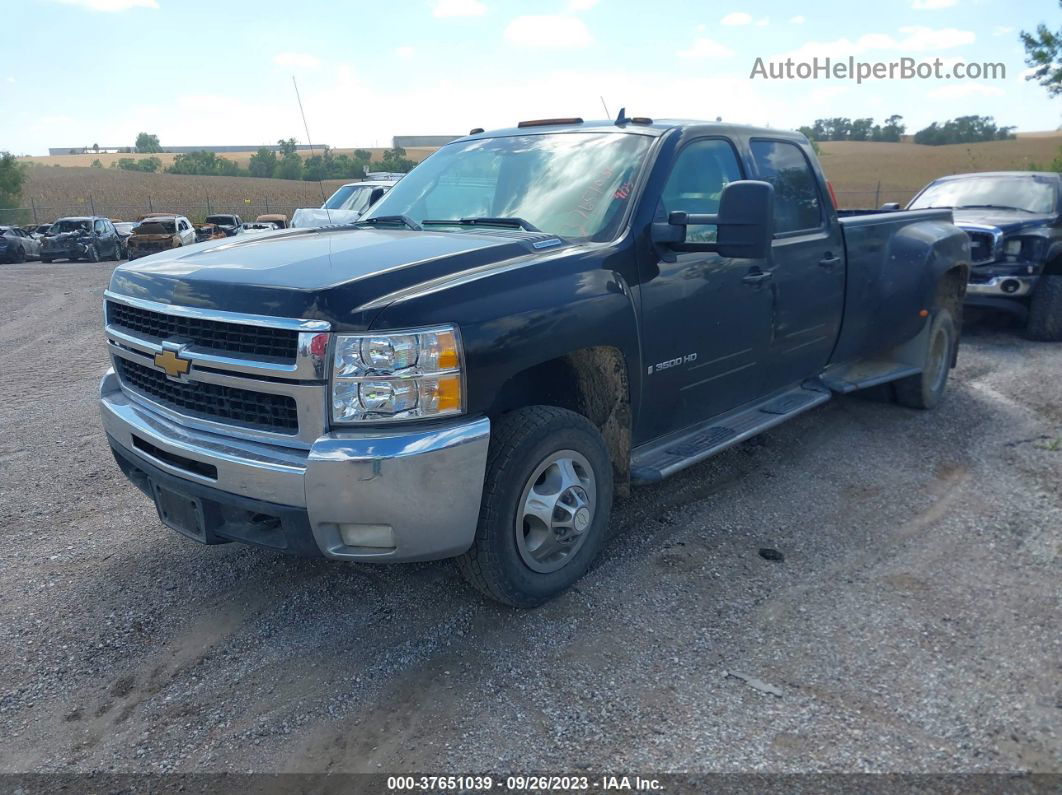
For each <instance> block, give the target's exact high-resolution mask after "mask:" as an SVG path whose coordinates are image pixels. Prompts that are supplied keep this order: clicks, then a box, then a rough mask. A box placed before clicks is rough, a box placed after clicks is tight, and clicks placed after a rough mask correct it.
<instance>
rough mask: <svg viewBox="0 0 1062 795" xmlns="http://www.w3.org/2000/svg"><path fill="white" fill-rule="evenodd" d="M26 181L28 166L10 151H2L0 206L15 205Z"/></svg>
mask: <svg viewBox="0 0 1062 795" xmlns="http://www.w3.org/2000/svg"><path fill="white" fill-rule="evenodd" d="M25 182H26V166H25V165H24V164H23V163H20V162H18V160H17V159H15V156H14V155H13V154H11V153H10V152H0V207H15V206H16V205H17V204H18V202H19V199H21V198H22V186H23V185H24V184H25Z"/></svg>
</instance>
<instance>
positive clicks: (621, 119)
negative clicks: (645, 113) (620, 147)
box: [613, 108, 630, 127]
mask: <svg viewBox="0 0 1062 795" xmlns="http://www.w3.org/2000/svg"><path fill="white" fill-rule="evenodd" d="M629 121H630V119H628V118H627V109H626V108H620V112H619V116H617V117H616V121H615V122H613V123H614V124H615V125H616V126H617V127H619V126H621V125H623V124H626V123H627V122H629Z"/></svg>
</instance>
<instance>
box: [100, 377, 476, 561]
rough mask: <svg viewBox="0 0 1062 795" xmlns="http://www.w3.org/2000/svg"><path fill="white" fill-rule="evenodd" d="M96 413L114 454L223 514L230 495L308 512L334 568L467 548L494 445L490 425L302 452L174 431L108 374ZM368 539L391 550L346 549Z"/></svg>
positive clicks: (384, 434)
mask: <svg viewBox="0 0 1062 795" xmlns="http://www.w3.org/2000/svg"><path fill="white" fill-rule="evenodd" d="M100 411H101V414H102V417H103V426H104V429H105V430H106V431H107V435H108V436H109V437H110V439H111V444H112V445H115V446H117V447H118V448H120V452H121V453H123V454H124V456H125V457H126V458H128V459H132V460H139V461H143V462H145V463H146V464H147V465H149V466H150V467H153V468H154V469H155V470H158V471H161V472H163V473H165V474H166V475H168V476H172V477H175V478H178V479H180V480H182V481H185V482H187V483H189V484H194V486H195V487H197V491H202V490H203V488H204V487H205V488H207V489H209V494H210V498H211V499H212V500H214V501H216V502H218V503H220V504H222V505H223V504H225V502H226V498H227V496H228V495H231V497H232V498H233V499H234V500H237V501H238V500H239V499H240V498H248V499H250V500H256V501H262V502H265V503H273V504H276V505H277V506H278V507H284V508H286V509H287V508H294V509H298V510H300V511H305V514H306V519H307V520H308V524H309V527H310V532H311V533H312V535H313V541H314V543H315V544H316V546H317V548H318V549H319V550H320V551H321V554H323V555H325V556H327V557H330V558H338V559H343V560H371V561H376V562H386V561H413V560H432V559H437V558H446V557H452V556H454V555H459V554H461V553H462V552H464V551H465V550H467V549H468V547H469V546H471V544H472V540H473V537H474V535H475V532H476V524H477V522H478V518H479V507H480V499H481V496H482V490H483V476H484V472H485V470H486V462H487V445H488V442H489V440H490V421H489V420H488V419H486V418H479V419H473V420H463V421H461V422H459V423H453V424H447V425H442V426H434V427H431V428H426V429H424V430H413V431H410V430H405V431H365V432H357V433H356V432H336V433H328V434H325V435H324V436H321V437H320V438H318V439H317V440H316V441H315V442H313V444H312V445H311V446H310V449H309V450H301V449H295V448H291V447H280V446H278V445H272V444H268V443H263V442H258V441H252V440H245V439H239V438H235V437H230V436H225V435H221V434H217V433H212V432H209V431H205V430H197V429H192V428H188V427H184V426H182V425H179V424H177V423H176V422H174V421H173V420H172V419H169V418H167V417H164V416H162V415H161V414H159V413H157V412H155V411H152V410H151V409H150V408H148V407H147V406H145V405H143V404H141V403H139V402H137V401H136V400H135V399H133V398H131V397H130V396H129V395H127V394H126V393H125V392H123V391H122V389H121V387H120V385H119V382H118V378H117V376H116V375H115V373H114V371H113V370H109V371H108V372H107V374H106V375H105V376H104V377H103V381H102V382H101V384H100ZM136 440H139V441H136ZM145 442H146V444H145ZM158 451H161V452H162V455H160V454H159V452H158ZM182 459H183V460H185V461H192V462H197V463H198V464H203V465H206V466H207V467H213V468H215V469H216V477H208V476H207V475H205V474H200V473H198V472H195V471H192V470H190V469H189V468H187V466H182V464H181V462H182ZM197 468H200V467H197ZM204 471H208V470H204ZM388 530H389V532H388ZM381 533H382V535H381ZM370 537H371V538H380V537H385V538H391V539H393V543H392V545H390V546H380V545H378V544H379V542H378V541H374V542H373V546H352V545H350V544H348V543H346V541H344V538H347V539H348V540H349V539H357V538H363V539H364V538H370Z"/></svg>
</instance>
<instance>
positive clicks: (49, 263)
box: [41, 255, 52, 265]
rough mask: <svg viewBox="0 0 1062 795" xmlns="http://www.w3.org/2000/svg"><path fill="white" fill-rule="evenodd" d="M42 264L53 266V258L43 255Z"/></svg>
mask: <svg viewBox="0 0 1062 795" xmlns="http://www.w3.org/2000/svg"><path fill="white" fill-rule="evenodd" d="M41 262H43V263H44V264H45V265H51V264H52V258H51V257H45V256H43V255H42V256H41Z"/></svg>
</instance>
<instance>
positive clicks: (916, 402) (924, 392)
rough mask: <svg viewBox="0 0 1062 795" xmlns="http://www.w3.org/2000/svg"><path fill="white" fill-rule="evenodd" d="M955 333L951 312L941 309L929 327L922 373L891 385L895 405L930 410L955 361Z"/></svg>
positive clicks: (936, 402)
mask: <svg viewBox="0 0 1062 795" xmlns="http://www.w3.org/2000/svg"><path fill="white" fill-rule="evenodd" d="M957 344H958V332H957V330H956V327H955V319H954V318H953V317H952V314H951V310H950V309H947V308H944V307H941V308H939V309H937V311H936V312H935V313H934V315H933V319H932V320H931V321H930V326H929V342H928V344H927V346H926V358H925V361H924V362H923V364H922V372H920V373H919V374H918V375H912V376H908V377H907V378H901V379H900V380H899V381H895V382H894V383H893V385H892V388H893V393H894V394H895V395H896V402H897V403H899V404H900V405H902V406H908V407H910V408H913V409H931V408H934V407H935V406H936V405H937V404H938V403H940V400H941V398H942V397H944V390H945V388H946V387H947V385H948V372H949V371H950V370H951V363H952V361H953V360H954V358H955V346H956V345H957Z"/></svg>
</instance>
